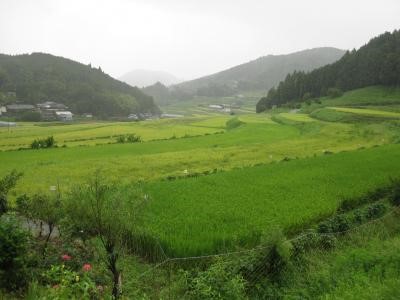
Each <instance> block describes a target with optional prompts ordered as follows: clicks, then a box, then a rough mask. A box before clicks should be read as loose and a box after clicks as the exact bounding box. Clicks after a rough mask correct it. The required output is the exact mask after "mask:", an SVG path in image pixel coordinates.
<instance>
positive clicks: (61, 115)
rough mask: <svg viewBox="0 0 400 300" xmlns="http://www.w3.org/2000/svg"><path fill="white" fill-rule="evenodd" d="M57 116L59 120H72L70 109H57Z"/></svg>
mask: <svg viewBox="0 0 400 300" xmlns="http://www.w3.org/2000/svg"><path fill="white" fill-rule="evenodd" d="M55 114H56V117H57V119H58V120H59V121H64V122H67V121H72V116H73V115H72V113H71V112H70V111H56V112H55Z"/></svg>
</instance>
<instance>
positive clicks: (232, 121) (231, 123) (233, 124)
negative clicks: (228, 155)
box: [226, 117, 244, 130]
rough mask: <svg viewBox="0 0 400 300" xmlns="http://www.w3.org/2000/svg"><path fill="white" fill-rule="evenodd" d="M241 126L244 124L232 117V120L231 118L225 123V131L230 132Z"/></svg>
mask: <svg viewBox="0 0 400 300" xmlns="http://www.w3.org/2000/svg"><path fill="white" fill-rule="evenodd" d="M243 124H244V122H243V121H241V120H239V118H238V117H234V118H232V119H229V120H228V121H227V122H226V129H227V130H232V129H235V128H237V127H239V126H241V125H243Z"/></svg>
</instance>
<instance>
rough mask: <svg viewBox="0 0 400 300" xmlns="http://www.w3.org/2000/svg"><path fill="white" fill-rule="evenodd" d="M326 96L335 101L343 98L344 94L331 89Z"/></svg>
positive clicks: (338, 90) (336, 89)
mask: <svg viewBox="0 0 400 300" xmlns="http://www.w3.org/2000/svg"><path fill="white" fill-rule="evenodd" d="M326 94H327V96H328V97H329V98H331V99H333V98H338V97H340V96H342V95H343V92H342V90H341V89H338V88H329V89H328V91H327V93H326Z"/></svg>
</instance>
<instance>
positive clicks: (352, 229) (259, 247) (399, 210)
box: [137, 207, 400, 279]
mask: <svg viewBox="0 0 400 300" xmlns="http://www.w3.org/2000/svg"><path fill="white" fill-rule="evenodd" d="M395 213H400V208H399V207H394V208H393V209H391V211H390V212H388V213H386V214H384V215H383V216H381V217H379V218H376V219H373V220H370V221H368V222H365V223H363V224H361V225H358V226H355V227H352V228H350V229H347V230H343V231H336V232H331V233H319V232H316V231H311V230H312V228H310V229H308V230H305V231H310V232H307V233H303V234H300V235H297V236H296V237H293V238H291V239H288V240H286V242H289V243H291V242H294V241H296V240H299V239H301V238H304V237H307V236H310V235H317V236H321V237H322V236H340V235H343V234H347V233H350V232H352V231H356V230H359V229H360V228H363V227H366V226H367V225H370V224H372V223H377V222H379V221H381V220H383V219H385V218H387V217H388V216H390V215H392V214H395ZM157 244H158V245H159V247H160V249H161V252H162V254H163V255H164V256H165V258H166V259H165V260H164V261H162V262H160V263H157V264H156V265H154V266H153V267H152V268H150V269H149V270H146V271H144V272H142V273H141V274H139V276H138V277H137V279H140V278H141V277H143V276H145V275H146V274H149V273H150V272H153V271H155V270H156V269H158V268H160V267H162V266H163V265H165V264H167V263H172V262H178V261H188V260H203V259H210V258H218V257H227V256H231V255H236V254H244V253H251V252H254V251H258V250H264V249H267V248H269V247H270V246H258V247H254V248H252V249H245V250H239V251H231V252H225V253H218V254H210V255H200V256H188V257H172V258H171V257H168V255H166V254H165V252H164V249H163V248H162V247H161V245H160V243H157Z"/></svg>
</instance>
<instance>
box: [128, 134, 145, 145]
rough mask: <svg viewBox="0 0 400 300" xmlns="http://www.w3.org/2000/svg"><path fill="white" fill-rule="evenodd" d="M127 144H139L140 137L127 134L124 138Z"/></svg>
mask: <svg viewBox="0 0 400 300" xmlns="http://www.w3.org/2000/svg"><path fill="white" fill-rule="evenodd" d="M126 141H127V142H128V143H140V142H141V141H142V139H141V137H140V136H138V135H136V134H128V135H127V137H126Z"/></svg>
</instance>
